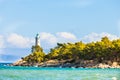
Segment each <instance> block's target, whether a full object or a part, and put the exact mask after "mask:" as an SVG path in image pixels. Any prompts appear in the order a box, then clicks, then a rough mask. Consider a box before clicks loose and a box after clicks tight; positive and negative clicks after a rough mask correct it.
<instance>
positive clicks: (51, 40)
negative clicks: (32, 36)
mask: <svg viewBox="0 0 120 80" xmlns="http://www.w3.org/2000/svg"><path fill="white" fill-rule="evenodd" d="M40 39H41V40H42V41H47V43H50V44H55V43H56V42H57V38H56V37H55V36H54V35H53V34H50V33H46V32H42V33H40Z"/></svg>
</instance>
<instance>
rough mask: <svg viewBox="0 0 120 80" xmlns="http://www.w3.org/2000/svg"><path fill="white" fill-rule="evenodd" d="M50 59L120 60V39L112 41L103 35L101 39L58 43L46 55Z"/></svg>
mask: <svg viewBox="0 0 120 80" xmlns="http://www.w3.org/2000/svg"><path fill="white" fill-rule="evenodd" d="M46 57H47V58H48V59H59V60H62V59H74V60H76V59H83V60H98V61H102V60H115V61H116V60H119V59H120V39H117V40H113V41H110V40H109V39H108V37H103V38H102V39H101V41H97V42H91V43H87V44H85V43H83V42H82V41H80V42H76V43H66V44H65V43H64V44H60V43H58V44H57V46H56V47H55V48H53V49H51V50H50V52H49V54H47V55H46Z"/></svg>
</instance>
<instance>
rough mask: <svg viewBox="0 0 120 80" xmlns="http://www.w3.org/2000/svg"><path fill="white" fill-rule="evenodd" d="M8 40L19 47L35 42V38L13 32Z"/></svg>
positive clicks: (28, 45)
mask: <svg viewBox="0 0 120 80" xmlns="http://www.w3.org/2000/svg"><path fill="white" fill-rule="evenodd" d="M7 42H8V43H9V44H10V45H13V46H15V47H18V48H27V47H30V46H31V45H32V44H33V39H31V38H27V37H23V36H21V35H18V34H16V33H12V34H10V35H9V36H8V37H7Z"/></svg>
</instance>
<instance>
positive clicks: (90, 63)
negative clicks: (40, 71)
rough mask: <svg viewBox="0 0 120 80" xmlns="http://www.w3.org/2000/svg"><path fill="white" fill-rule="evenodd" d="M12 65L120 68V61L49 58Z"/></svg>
mask: <svg viewBox="0 0 120 80" xmlns="http://www.w3.org/2000/svg"><path fill="white" fill-rule="evenodd" d="M12 66H34V67H61V68H120V63H119V62H116V61H104V62H101V63H98V62H97V61H94V60H77V61H74V60H61V61H59V60H48V61H45V62H41V63H28V62H26V61H23V60H19V61H17V62H15V63H13V64H12Z"/></svg>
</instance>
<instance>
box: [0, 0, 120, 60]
mask: <svg viewBox="0 0 120 80" xmlns="http://www.w3.org/2000/svg"><path fill="white" fill-rule="evenodd" d="M119 4H120V1H119V0H0V62H14V61H16V60H18V59H20V57H22V56H25V55H28V54H29V53H30V49H31V46H32V45H34V37H35V35H36V34H37V33H39V34H40V37H41V38H40V40H41V46H42V47H43V48H44V49H45V50H48V49H50V48H52V47H54V46H55V45H56V43H57V42H76V41H80V40H82V41H83V42H91V41H97V40H100V38H101V37H103V36H108V37H109V38H110V39H117V38H119V37H120V5H119Z"/></svg>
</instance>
